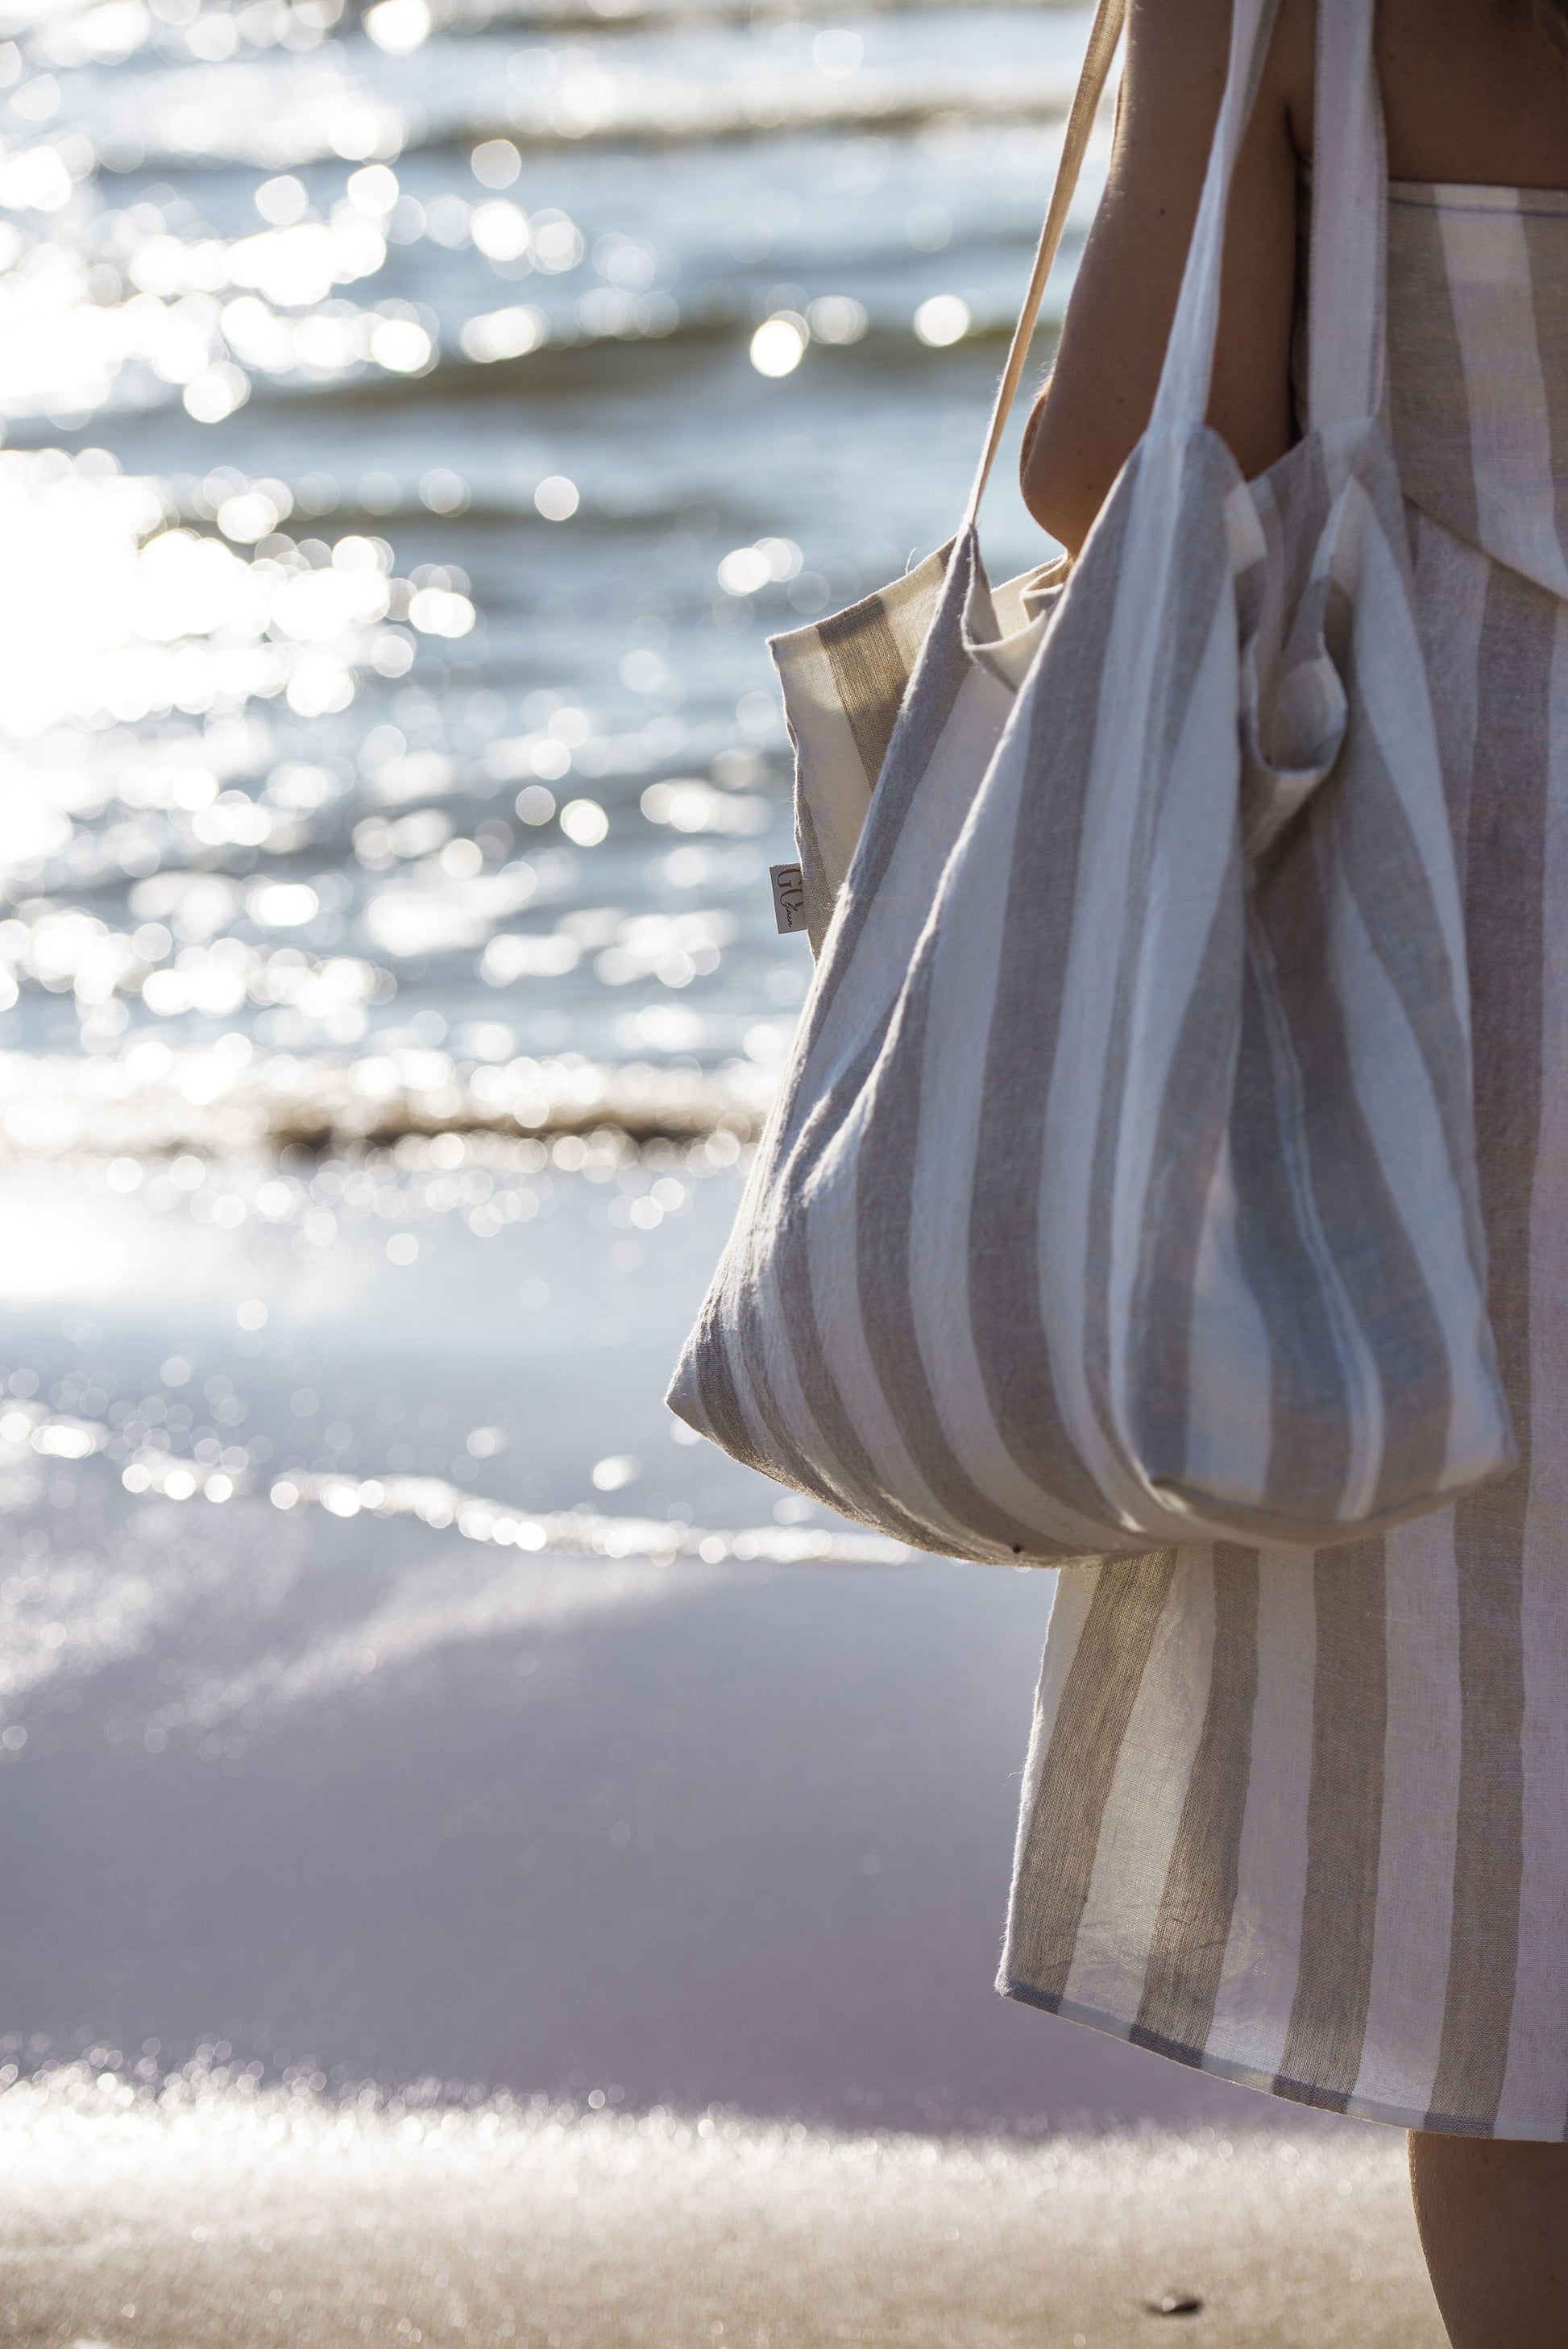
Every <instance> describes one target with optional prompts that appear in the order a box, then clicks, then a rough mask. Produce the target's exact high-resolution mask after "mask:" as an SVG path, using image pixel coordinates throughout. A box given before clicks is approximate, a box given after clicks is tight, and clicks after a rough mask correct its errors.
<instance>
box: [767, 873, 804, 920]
mask: <svg viewBox="0 0 1568 2349" xmlns="http://www.w3.org/2000/svg"><path fill="white" fill-rule="evenodd" d="M768 878H769V880H770V881H771V882H772V884H773V918H774V920H775V921H776V922H777V923H778V925H779V935H780V936H787V935H788V933H789V931H791V930H803V929H804V928H805V926H806V884H805V880H804V878H803V876H802V874H801V872H800V867H799V865H798V864H770V865H769V867H768Z"/></svg>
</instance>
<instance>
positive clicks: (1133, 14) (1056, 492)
mask: <svg viewBox="0 0 1568 2349" xmlns="http://www.w3.org/2000/svg"><path fill="white" fill-rule="evenodd" d="M1230 31H1231V5H1230V0H1131V6H1130V10H1129V15H1128V50H1127V62H1126V67H1125V69H1124V74H1123V80H1122V90H1121V102H1120V107H1119V112H1118V117H1117V128H1116V141H1115V147H1114V150H1113V153H1112V160H1111V167H1110V176H1109V182H1108V185H1107V188H1106V193H1105V198H1104V201H1103V202H1102V203H1101V205H1100V207H1099V212H1097V213H1096V215H1095V221H1094V226H1093V228H1092V229H1091V230H1090V232H1089V236H1088V243H1087V244H1086V246H1085V248H1084V255H1083V260H1082V262H1081V264H1080V265H1079V268H1078V281H1077V283H1076V285H1074V288H1073V295H1072V299H1071V301H1070V303H1069V304H1068V315H1067V320H1066V323H1065V325H1064V326H1063V328H1062V337H1061V343H1060V347H1059V348H1058V350H1057V363H1056V367H1055V369H1054V371H1053V373H1052V376H1051V378H1050V381H1049V382H1048V384H1047V387H1046V388H1045V391H1044V392H1043V393H1042V394H1041V397H1040V400H1039V402H1038V404H1037V407H1036V409H1035V411H1034V413H1033V415H1032V416H1031V417H1030V419H1029V423H1028V427H1027V429H1026V436H1025V442H1024V459H1023V484H1024V496H1025V499H1026V502H1027V504H1028V507H1029V511H1030V512H1031V513H1033V514H1034V516H1035V518H1036V520H1037V521H1038V522H1040V523H1043V524H1044V526H1045V527H1046V529H1047V530H1048V531H1049V532H1050V533H1051V534H1052V536H1053V537H1055V538H1058V539H1060V541H1061V542H1062V544H1063V545H1064V546H1066V547H1067V548H1068V551H1069V552H1070V553H1071V554H1077V553H1078V549H1079V547H1080V546H1081V545H1082V544H1083V542H1084V540H1085V539H1086V538H1087V537H1088V532H1089V526H1090V524H1091V523H1093V521H1094V518H1095V516H1096V514H1097V513H1098V512H1099V509H1100V507H1101V505H1102V504H1103V503H1104V502H1105V499H1106V497H1107V495H1108V493H1109V490H1110V487H1111V484H1112V483H1113V481H1115V480H1116V477H1117V475H1118V473H1119V472H1120V471H1121V468H1122V466H1123V465H1124V464H1125V462H1126V460H1127V459H1128V457H1129V455H1130V452H1131V450H1132V449H1133V447H1134V445H1135V444H1136V442H1137V441H1138V440H1139V439H1140V435H1141V434H1142V432H1143V430H1144V428H1145V426H1146V425H1147V424H1148V422H1149V416H1150V409H1152V407H1153V405H1154V394H1155V391H1156V388H1158V385H1159V381H1160V369H1161V363H1162V362H1163V359H1164V357H1165V345H1166V342H1167V339H1168V338H1169V336H1170V332H1171V320H1172V318H1173V317H1174V316H1175V314H1176V296H1177V293H1178V291H1179V290H1180V286H1181V271H1182V268H1183V266H1184V264H1185V262H1186V258H1187V247H1188V243H1189V242H1190V240H1191V233H1192V223H1193V222H1194V221H1195V219H1196V218H1197V213H1198V199H1199V196H1200V195H1201V193H1202V184H1203V172H1204V169H1205V166H1206V164H1207V162H1208V157H1209V147H1210V142H1211V140H1212V137H1213V130H1214V124H1215V120H1216V119H1217V118H1218V115H1219V110H1220V100H1221V98H1222V95H1223V93H1224V87H1225V66H1226V58H1227V55H1228V51H1229V45H1230ZM1312 43H1313V24H1312V14H1311V5H1310V0H1284V5H1282V7H1281V10H1280V19H1279V23H1278V25H1277V26H1276V29H1275V33H1274V42H1273V45H1272V47H1271V49H1270V53H1269V58H1268V62H1267V66H1266V67H1265V70H1264V78H1263V82H1262V85H1261V87H1260V89H1259V92H1258V99H1257V105H1256V107H1255V109H1254V111H1253V119H1252V122H1251V125H1250V127H1249V129H1248V132H1247V137H1246V140H1245V142H1244V144H1243V149H1242V152H1241V155H1240V157H1239V159H1238V160H1237V164H1236V172H1235V178H1234V180H1233V183H1232V188H1231V206H1230V215H1229V222H1228V226H1227V231H1226V238H1225V264H1224V274H1223V279H1222V295H1221V316H1220V334H1219V344H1218V348H1217V350H1216V353H1215V358H1214V380H1213V387H1212V393H1211V396H1210V404H1209V422H1210V423H1211V424H1212V426H1213V428H1214V429H1215V431H1217V432H1219V433H1221V434H1222V436H1223V438H1224V439H1225V440H1227V441H1229V443H1230V445H1231V448H1232V450H1233V451H1234V454H1235V458H1236V461H1237V463H1238V464H1239V465H1240V466H1241V468H1242V471H1243V472H1244V473H1245V474H1247V475H1248V476H1249V477H1251V476H1252V475H1253V474H1255V473H1260V472H1262V471H1264V468H1265V467H1266V466H1268V465H1271V464H1272V463H1273V462H1274V460H1275V458H1277V457H1280V456H1283V454H1284V451H1285V450H1286V449H1287V448H1288V447H1289V446H1290V443H1291V440H1292V437H1293V436H1292V428H1291V404H1290V341H1291V326H1292V318H1293V314H1294V305H1295V181H1296V158H1297V153H1298V151H1299V149H1300V147H1301V146H1302V144H1303V143H1304V142H1305V141H1306V140H1310V129H1311V126H1310V109H1311V101H1312V54H1313V48H1312ZM1304 118H1305V119H1304Z"/></svg>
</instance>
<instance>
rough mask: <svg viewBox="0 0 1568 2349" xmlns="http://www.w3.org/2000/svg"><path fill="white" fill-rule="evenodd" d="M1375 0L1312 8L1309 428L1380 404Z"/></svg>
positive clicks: (1382, 244) (1381, 205)
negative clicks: (1313, 147)
mask: <svg viewBox="0 0 1568 2349" xmlns="http://www.w3.org/2000/svg"><path fill="white" fill-rule="evenodd" d="M1374 13H1375V10H1374V0H1318V9H1317V20H1318V21H1317V95H1316V101H1315V109H1314V111H1315V120H1316V125H1317V130H1316V153H1315V157H1314V159H1313V167H1312V267H1311V272H1310V277H1309V282H1308V286H1307V400H1306V407H1307V420H1308V422H1309V423H1310V424H1311V426H1312V428H1313V429H1314V430H1316V429H1318V428H1319V427H1320V426H1323V425H1326V424H1337V423H1346V422H1351V421H1358V420H1360V419H1363V418H1366V417H1369V416H1376V415H1377V411H1378V409H1380V408H1381V407H1382V405H1383V371H1384V365H1385V357H1386V328H1385V322H1384V274H1385V269H1386V265H1387V264H1386V256H1387V247H1388V230H1387V206H1388V164H1387V155H1386V152H1385V149H1384V138H1383V105H1382V99H1381V98H1380V96H1379V94H1378V89H1377V64H1376V60H1375V57H1374V53H1373V47H1372V29H1373V18H1374Z"/></svg>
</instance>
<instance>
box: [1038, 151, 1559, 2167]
mask: <svg viewBox="0 0 1568 2349" xmlns="http://www.w3.org/2000/svg"><path fill="white" fill-rule="evenodd" d="M1391 192H1392V201H1391V203H1390V207H1389V230H1388V281H1387V282H1388V349H1389V397H1390V408H1391V414H1392V419H1393V428H1394V438H1395V448H1396V453H1397V457H1398V466H1399V473H1400V478H1401V481H1402V482H1403V485H1404V489H1405V492H1406V494H1407V497H1408V501H1409V505H1408V521H1409V527H1410V534H1411V543H1412V546H1413V551H1414V572H1415V586H1416V606H1417V613H1418V621H1419V624H1420V627H1421V633H1422V636H1423V640H1424V644H1425V647H1426V653H1427V658H1428V664H1429V671H1430V675H1431V678H1432V684H1433V691H1434V696H1435V701H1436V711H1437V719H1438V734H1439V741H1440V744H1441V746H1442V751H1443V758H1444V767H1445V782H1446V787H1447V795H1448V802H1449V812H1450V818H1451V822H1452V826H1453V831H1454V837H1455V841H1456V844H1457V848H1458V852H1459V860H1460V870H1461V875H1462V888H1463V895H1464V908H1465V924H1466V930H1467V936H1468V941H1469V965H1470V993H1471V1004H1472V1018H1473V1022H1474V1033H1475V1056H1476V1072H1477V1093H1476V1117H1477V1130H1478V1143H1479V1155H1480V1195H1481V1205H1482V1211H1483V1216H1484V1220H1485V1226H1486V1236H1487V1242H1488V1247H1489V1250H1490V1257H1491V1309H1492V1319H1493V1324H1494V1327H1495V1329H1496V1331H1497V1337H1498V1344H1499V1351H1500V1356H1501V1366H1502V1373H1503V1378H1504V1381H1505V1385H1506V1388H1507V1392H1508V1398H1509V1402H1510V1403H1511V1409H1512V1413H1513V1421H1514V1425H1515V1427H1516V1429H1517V1431H1518V1433H1519V1438H1520V1443H1521V1448H1522V1453H1523V1454H1524V1464H1523V1468H1522V1473H1521V1474H1519V1475H1514V1476H1512V1477H1511V1478H1509V1479H1508V1480H1506V1481H1505V1482H1503V1483H1500V1484H1498V1485H1492V1486H1491V1487H1489V1488H1487V1489H1486V1490H1484V1491H1482V1492H1479V1493H1477V1494H1474V1495H1470V1497H1468V1498H1467V1499H1465V1500H1464V1501H1462V1502H1460V1504H1459V1505H1458V1506H1454V1507H1450V1508H1445V1509H1443V1510H1441V1511H1440V1512H1439V1513H1437V1514H1435V1515H1433V1516H1429V1517H1426V1518H1424V1519H1422V1520H1421V1521H1420V1522H1419V1523H1418V1524H1410V1525H1406V1526H1399V1527H1398V1528H1397V1529H1395V1530H1394V1531H1392V1532H1390V1533H1388V1534H1387V1536H1386V1537H1383V1538H1381V1539H1377V1540H1374V1541H1370V1542H1368V1543H1367V1544H1366V1545H1365V1546H1364V1547H1362V1548H1360V1549H1358V1550H1357V1549H1346V1550H1336V1551H1334V1552H1332V1553H1327V1552H1326V1553H1322V1554H1320V1555H1318V1556H1317V1557H1312V1558H1303V1557H1300V1556H1299V1554H1297V1553H1295V1552H1291V1551H1282V1550H1269V1549H1266V1548H1265V1549H1261V1550H1260V1549H1253V1548H1242V1547H1228V1546H1225V1545H1215V1546H1213V1547H1208V1546H1202V1547H1191V1546H1189V1547H1181V1548H1177V1549H1174V1550H1171V1551H1168V1552H1165V1553H1163V1554H1160V1555H1155V1556H1150V1557H1144V1558H1140V1559H1136V1560H1130V1561H1125V1562H1119V1563H1115V1564H1110V1565H1107V1566H1105V1567H1103V1568H1099V1569H1097V1570H1094V1571H1091V1572H1089V1573H1087V1574H1078V1575H1072V1576H1064V1577H1063V1578H1062V1579H1061V1581H1060V1583H1059V1585H1058V1588H1057V1599H1056V1606H1055V1612H1054V1615H1053V1619H1052V1623H1051V1631H1050V1638H1049V1641H1048V1645H1047V1659H1046V1666H1045V1671H1044V1674H1043V1677H1042V1681H1041V1686H1040V1692H1039V1702H1038V1710H1037V1722H1036V1730H1035V1737H1034V1742H1033V1745H1032V1748H1031V1754H1030V1759H1029V1764H1028V1768H1027V1772H1026V1791H1025V1801H1024V1811H1023V1818H1022V1823H1021V1828H1020V1835H1019V1844H1018V1864H1017V1871H1016V1884H1015V1890H1014V1899H1013V1906H1012V1914H1011V1920H1010V1925H1009V1931H1008V1937H1007V1947H1006V1957H1005V1959H1004V1963H1003V1972H1002V1982H1001V1987H1002V1988H1004V1989H1005V1990H1006V1991H1008V1992H1010V1993H1011V1994H1012V1995H1013V1996H1014V1997H1016V1998H1020V1999H1024V2000H1026V2001H1029V2002H1033V2003H1035V2004H1037V2005H1041V2006H1045V2007H1048V2008H1050V2009H1052V2010H1054V2011H1056V2012H1057V2013H1064V2014H1070V2015H1077V2016H1078V2017H1080V2018H1081V2019H1083V2020H1085V2021H1088V2022H1091V2023H1098V2024H1099V2025H1101V2026H1102V2027H1103V2028H1105V2029H1108V2030H1110V2031H1113V2032H1115V2033H1118V2034H1119V2035H1120V2036H1122V2037H1125V2038H1129V2039H1131V2040H1134V2041H1136V2042H1137V2043H1138V2044H1142V2045H1145V2046H1150V2047H1155V2048H1159V2049H1161V2051H1162V2052H1164V2053H1165V2054H1171V2055H1175V2056H1177V2057H1179V2058H1180V2059H1181V2060H1182V2061H1183V2062H1186V2063H1190V2064H1199V2065H1201V2066H1202V2068H1204V2069H1205V2070H1208V2071H1212V2072H1216V2073H1221V2074H1223V2075H1226V2076H1228V2077H1230V2078H1233V2079H1237V2080H1243V2081H1245V2082H1248V2083H1250V2084H1251V2085H1253V2086H1256V2087H1261V2088H1267V2089H1272V2090H1274V2092H1275V2093H1277V2094H1280V2095H1285V2096H1288V2097H1292V2098H1295V2099H1299V2100H1301V2101H1303V2102H1305V2103H1308V2104H1312V2105H1318V2106H1327V2107H1329V2108H1331V2109H1334V2110H1337V2111H1342V2112H1349V2113H1357V2114H1361V2115H1363V2116H1367V2117H1370V2118H1374V2119H1379V2120H1387V2121H1393V2122H1398V2123H1402V2124H1404V2125H1406V2126H1410V2127H1421V2128H1435V2129H1442V2130H1449V2131H1455V2132H1458V2133H1461V2134H1465V2135H1479V2136H1485V2135H1496V2136H1499V2137H1526V2138H1548V2139H1561V2138H1563V2137H1568V1827H1565V1824H1564V1794H1565V1790H1568V1571H1565V1569H1564V1561H1565V1557H1568V1441H1565V1435H1564V1430H1565V1426H1568V193H1558V192H1554V191H1536V190H1528V191H1511V190H1501V189H1489V188H1470V187H1463V188H1461V187H1425V186H1419V187H1417V186H1398V185H1397V186H1396V187H1395V188H1394V189H1393V191H1391Z"/></svg>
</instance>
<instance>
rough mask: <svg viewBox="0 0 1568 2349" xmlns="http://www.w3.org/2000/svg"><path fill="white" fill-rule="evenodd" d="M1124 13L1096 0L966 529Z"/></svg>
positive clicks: (1030, 331) (1119, 4)
mask: <svg viewBox="0 0 1568 2349" xmlns="http://www.w3.org/2000/svg"><path fill="white" fill-rule="evenodd" d="M1126 15H1127V0H1099V9H1098V11H1097V13H1096V16H1095V20H1094V26H1093V29H1092V31H1091V32H1090V34H1089V36H1088V49H1087V50H1086V51H1085V53H1084V61H1083V69H1082V71H1081V72H1080V74H1079V75H1078V88H1077V90H1076V91H1075V93H1074V96H1073V102H1072V110H1071V112H1070V113H1069V114H1068V127H1067V129H1066V131H1065V133H1064V134H1063V138H1062V158H1061V161H1060V162H1059V163H1058V164H1057V177H1056V184H1055V186H1054V187H1053V188H1052V190H1051V201H1050V204H1049V207H1048V209H1047V212H1046V224H1045V226H1044V228H1043V229H1042V230H1041V231H1040V241H1039V243H1038V244H1037V246H1036V248H1035V265H1034V268H1033V270H1032V271H1031V272H1030V275H1029V285H1028V291H1027V292H1026V294H1025V295H1024V304H1023V307H1022V309H1021V310H1020V311H1019V313H1018V323H1017V325H1016V326H1015V327H1014V329H1013V339H1012V341H1011V343H1010V344H1009V345H1008V347H1007V364H1006V367H1004V368H1003V370H1002V380H1001V382H1000V383H999V384H998V385H997V387H996V397H995V400H994V401H993V402H992V407H991V421H990V423H989V425H988V426H987V427H986V431H985V449H984V450H983V451H982V454H981V458H980V464H979V468H978V470H977V471H976V472H975V482H974V487H973V488H972V489H971V490H970V492H969V503H968V504H967V506H966V507H965V510H964V527H965V530H967V529H968V528H969V526H970V525H971V523H973V522H974V520H975V515H976V514H977V513H978V512H979V511H980V501H981V499H982V498H983V497H984V495H985V484H986V482H987V481H989V480H990V478H991V468H992V466H993V465H994V464H995V461H996V451H997V450H998V449H999V448H1000V447H1001V445H1002V435H1003V433H1004V432H1005V431H1006V426H1007V419H1008V417H1009V415H1010V414H1011V413H1012V408H1013V402H1014V400H1015V399H1016V398H1017V394H1018V386H1019V384H1020V382H1021V381H1022V380H1023V374H1024V362H1025V361H1026V358H1027V357H1028V355H1029V345H1030V342H1031V341H1032V340H1033V337H1034V332H1035V327H1036V325H1037V321H1038V319H1039V315H1040V304H1041V302H1042V301H1043V300H1044V299H1045V292H1046V281H1047V278H1048V277H1049V276H1050V274H1051V270H1052V267H1053V266H1054V264H1055V262H1056V257H1057V248H1058V247H1059V245H1060V243H1061V241H1062V232H1063V230H1064V229H1065V228H1066V226H1067V220H1068V211H1069V209H1070V208H1071V205H1072V200H1073V196H1074V193H1075V191H1076V190H1077V188H1078V174H1079V172H1080V171H1082V169H1083V159H1084V155H1085V152H1086V150H1087V149H1088V142H1089V134H1090V132H1091V131H1092V130H1093V129H1094V119H1095V116H1096V115H1097V114H1098V113H1099V101H1100V98H1102V96H1103V95H1104V92H1105V85H1106V78H1107V77H1108V75H1109V72H1110V61H1111V59H1112V57H1114V56H1115V54H1116V45H1117V43H1118V41H1119V39H1120V38H1121V27H1122V23H1123V20H1124V18H1125V16H1126Z"/></svg>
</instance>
